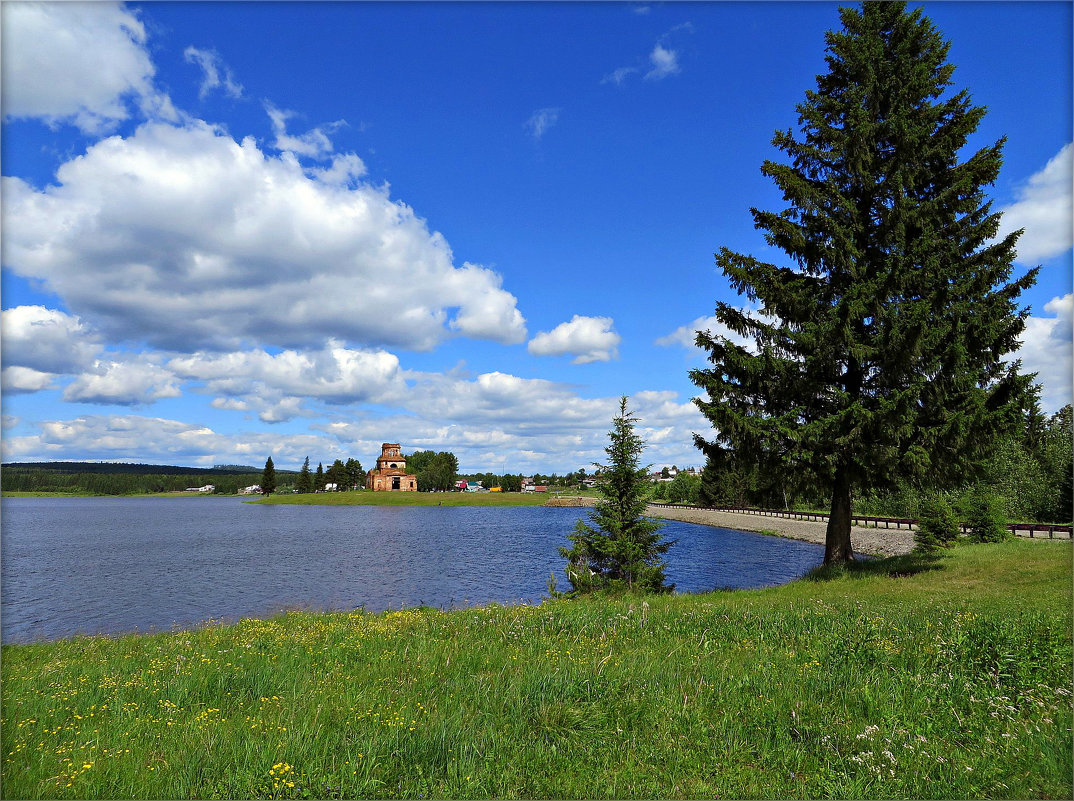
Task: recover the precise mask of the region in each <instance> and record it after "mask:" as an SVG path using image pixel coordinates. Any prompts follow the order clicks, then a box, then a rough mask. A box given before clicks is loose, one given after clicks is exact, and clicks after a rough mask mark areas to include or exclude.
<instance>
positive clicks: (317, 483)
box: [313, 462, 325, 492]
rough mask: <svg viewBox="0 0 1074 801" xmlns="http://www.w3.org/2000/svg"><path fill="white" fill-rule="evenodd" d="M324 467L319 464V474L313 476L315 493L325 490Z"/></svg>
mask: <svg viewBox="0 0 1074 801" xmlns="http://www.w3.org/2000/svg"><path fill="white" fill-rule="evenodd" d="M324 485H325V479H324V465H323V464H321V463H320V462H317V472H316V473H314V474H313V491H314V492H320V491H321V490H323V489H324Z"/></svg>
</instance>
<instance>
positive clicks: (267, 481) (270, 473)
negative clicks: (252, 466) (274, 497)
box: [261, 456, 276, 495]
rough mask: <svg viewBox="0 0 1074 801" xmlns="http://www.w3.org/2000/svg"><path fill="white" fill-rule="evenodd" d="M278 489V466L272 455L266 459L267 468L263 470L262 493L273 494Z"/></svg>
mask: <svg viewBox="0 0 1074 801" xmlns="http://www.w3.org/2000/svg"><path fill="white" fill-rule="evenodd" d="M275 491H276V466H275V465H274V464H273V463H272V457H271V456H270V457H269V458H268V459H267V460H265V469H264V470H262V471H261V494H262V495H271V494H272V493H274V492H275Z"/></svg>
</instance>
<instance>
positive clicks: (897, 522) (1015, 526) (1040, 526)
mask: <svg viewBox="0 0 1074 801" xmlns="http://www.w3.org/2000/svg"><path fill="white" fill-rule="evenodd" d="M651 505H652V506H662V507H665V508H669V507H679V508H683V509H704V510H710V511H713V512H735V513H738V514H748V515H760V516H762V517H784V518H788V519H791V520H814V521H816V522H820V523H824V522H827V520H828V513H827V512H797V511H793V510H789V509H755V508H751V507H747V506H697V505H695V504H687V503H656V502H652V503H651ZM881 523H883V525H884V528H891V527H892V526H893V525H894V526H895V528H896V529H900V528H902V527H903V526H906V528H907V529H909V530H911V531H913V530H914V528H915V527H916V526H917V520H914V519H911V518H906V517H877V516H875V515H853V516H852V517H851V518H850V524H851V525H852V526H869V525H872V526H875V527H877V528H879V527H880V524H881ZM959 526H960V527H961V529H962V533H963V534H965V533H966V531H967V530H968V528H969V526H968V524H966V523H960V524H959ZM1007 528H1008V529H1010V530H1011V531H1012V532H1014V533H1015V534H1016V535H1018V536H1025V534H1023V532H1028V534H1029V537H1030V538H1033V537H1034V535H1037V534H1039V535H1042V536H1043V535H1044V534H1047V535H1048V538H1049V539H1054V538H1055V535H1056V534H1060V535H1062V534H1065V535H1066V536H1067V537H1068V538H1070V539H1074V533H1072V531H1071V528H1072V527H1071V526H1069V525H1060V524H1056V523H1009V524H1008V525H1007Z"/></svg>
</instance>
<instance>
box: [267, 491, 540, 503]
mask: <svg viewBox="0 0 1074 801" xmlns="http://www.w3.org/2000/svg"><path fill="white" fill-rule="evenodd" d="M549 497H550V496H549V495H548V494H546V493H537V492H370V491H368V490H358V491H357V492H313V493H300V494H295V495H291V494H288V495H270V496H269V497H267V498H261V499H260V500H256V501H251V503H267V504H299V505H303V506H540V505H542V504H543V503H545V502H546V501H547V500H548V498H549Z"/></svg>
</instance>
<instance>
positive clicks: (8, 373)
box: [0, 365, 55, 395]
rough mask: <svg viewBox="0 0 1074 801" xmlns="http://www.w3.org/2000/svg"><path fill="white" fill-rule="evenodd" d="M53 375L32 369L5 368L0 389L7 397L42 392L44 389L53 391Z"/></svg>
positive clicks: (0, 381) (1, 375)
mask: <svg viewBox="0 0 1074 801" xmlns="http://www.w3.org/2000/svg"><path fill="white" fill-rule="evenodd" d="M53 378H55V376H54V375H53V374H52V373H43V372H41V371H40V370H34V369H33V368H32V367H19V366H17V365H16V366H13V367H5V368H4V369H3V372H2V373H0V389H3V391H4V394H6V395H21V394H23V393H31V392H40V391H41V390H43V389H52V387H53V383H52V379H53Z"/></svg>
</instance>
